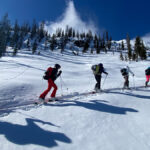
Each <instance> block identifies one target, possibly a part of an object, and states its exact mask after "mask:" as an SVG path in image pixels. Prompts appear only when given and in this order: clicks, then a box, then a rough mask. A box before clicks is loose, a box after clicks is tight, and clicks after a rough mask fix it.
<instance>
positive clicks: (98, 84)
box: [95, 75, 102, 89]
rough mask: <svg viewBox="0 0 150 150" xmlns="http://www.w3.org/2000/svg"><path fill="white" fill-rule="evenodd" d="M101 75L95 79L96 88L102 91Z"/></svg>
mask: <svg viewBox="0 0 150 150" xmlns="http://www.w3.org/2000/svg"><path fill="white" fill-rule="evenodd" d="M101 78H102V76H101V75H95V79H96V82H97V83H96V84H95V88H97V89H101Z"/></svg>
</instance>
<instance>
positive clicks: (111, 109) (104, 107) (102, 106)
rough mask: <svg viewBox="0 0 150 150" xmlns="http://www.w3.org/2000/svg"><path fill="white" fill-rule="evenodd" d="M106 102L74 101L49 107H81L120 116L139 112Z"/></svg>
mask: <svg viewBox="0 0 150 150" xmlns="http://www.w3.org/2000/svg"><path fill="white" fill-rule="evenodd" d="M66 102H67V100H66ZM104 102H107V101H100V100H92V101H90V102H81V101H73V102H72V103H66V104H63V103H61V104H48V105H51V106H59V107H63V106H64V107H67V106H79V107H83V108H86V109H90V110H95V111H100V112H106V113H112V114H120V115H125V114H126V113H127V112H138V110H136V109H133V108H125V107H118V106H112V105H109V104H106V103H104Z"/></svg>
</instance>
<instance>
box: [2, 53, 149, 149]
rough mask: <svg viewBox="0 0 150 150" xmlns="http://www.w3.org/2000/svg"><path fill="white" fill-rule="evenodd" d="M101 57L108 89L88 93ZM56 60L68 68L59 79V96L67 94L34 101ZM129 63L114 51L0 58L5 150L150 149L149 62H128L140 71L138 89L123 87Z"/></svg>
mask: <svg viewBox="0 0 150 150" xmlns="http://www.w3.org/2000/svg"><path fill="white" fill-rule="evenodd" d="M100 62H102V63H103V64H104V67H105V68H106V71H107V72H108V73H109V75H108V77H107V79H106V80H105V84H104V79H105V77H106V76H105V75H103V78H102V89H106V92H104V93H101V94H95V95H86V92H87V91H91V90H92V89H93V88H94V85H95V79H94V76H93V74H92V71H91V65H93V64H97V63H100ZM55 63H59V64H61V66H62V71H63V72H62V79H63V80H60V79H57V81H56V84H57V85H58V93H57V95H61V94H64V95H68V96H66V97H65V98H64V99H62V100H61V101H60V102H53V103H49V104H47V105H42V106H37V107H35V106H33V105H32V104H31V103H33V101H34V100H35V99H36V98H37V97H38V96H39V95H40V93H41V92H42V91H43V90H44V89H45V88H46V87H47V82H46V81H44V80H42V76H43V74H44V71H45V70H46V69H47V68H48V67H49V66H53V65H54V64H55ZM127 64H128V63H126V62H120V60H119V54H118V53H115V55H113V54H112V53H110V52H109V53H108V54H107V55H106V54H103V53H101V54H100V55H95V54H93V55H91V54H86V55H82V54H79V56H73V55H72V54H71V53H69V52H65V54H63V55H62V54H60V53H57V52H53V53H50V52H49V51H48V52H46V51H45V52H41V55H32V54H31V53H30V52H28V51H22V52H21V53H18V56H17V57H3V58H2V59H0V68H1V74H0V85H1V86H0V116H1V117H0V141H1V142H0V149H1V150H10V148H11V150H17V149H19V150H29V149H30V150H41V149H42V150H48V149H50V148H51V149H53V150H98V149H100V150H133V149H134V150H149V147H150V129H149V126H150V119H149V113H150V109H149V108H150V94H149V90H150V89H149V88H147V89H145V88H141V87H140V86H142V85H144V83H145V74H144V70H145V68H146V67H147V66H148V65H149V62H148V61H141V62H132V63H130V64H128V65H129V66H130V68H131V69H132V71H133V72H134V73H135V77H134V78H133V77H132V76H130V86H131V87H134V86H136V89H133V90H132V91H125V92H123V91H121V90H120V89H119V88H121V87H122V86H123V78H122V76H121V74H120V67H123V66H125V65H127ZM61 85H62V88H61ZM67 88H68V90H67ZM48 96H49V95H48ZM6 114H7V115H6Z"/></svg>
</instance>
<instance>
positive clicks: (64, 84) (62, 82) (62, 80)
mask: <svg viewBox="0 0 150 150" xmlns="http://www.w3.org/2000/svg"><path fill="white" fill-rule="evenodd" d="M60 79H61V81H62V83H63V84H64V86H65V87H66V89H67V92H68V88H67V86H66V84H65V83H64V81H63V79H62V77H61V76H60Z"/></svg>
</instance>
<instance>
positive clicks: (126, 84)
mask: <svg viewBox="0 0 150 150" xmlns="http://www.w3.org/2000/svg"><path fill="white" fill-rule="evenodd" d="M124 79H125V81H124V88H126V87H127V88H128V87H129V76H128V75H126V76H124Z"/></svg>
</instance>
